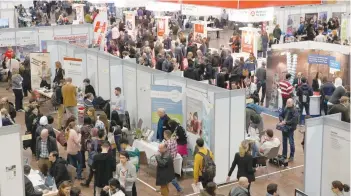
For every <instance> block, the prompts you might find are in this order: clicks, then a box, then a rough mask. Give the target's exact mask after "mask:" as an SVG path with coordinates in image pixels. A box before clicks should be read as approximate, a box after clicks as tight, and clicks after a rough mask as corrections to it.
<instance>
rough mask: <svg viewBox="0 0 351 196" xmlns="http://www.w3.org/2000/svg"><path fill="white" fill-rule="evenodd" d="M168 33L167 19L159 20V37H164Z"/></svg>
mask: <svg viewBox="0 0 351 196" xmlns="http://www.w3.org/2000/svg"><path fill="white" fill-rule="evenodd" d="M165 33H166V19H165V18H159V19H158V20H157V36H159V37H163V35H164V34H165Z"/></svg>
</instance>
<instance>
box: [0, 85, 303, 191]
mask: <svg viewBox="0 0 351 196" xmlns="http://www.w3.org/2000/svg"><path fill="white" fill-rule="evenodd" d="M5 87H6V84H5V83H3V82H1V83H0V97H8V98H9V101H11V102H14V95H13V93H12V91H7V90H6V89H5ZM24 105H28V98H25V99H24ZM50 105H51V103H50V101H48V102H46V103H44V104H42V105H41V112H42V113H43V114H48V113H49V112H50V110H51V107H50ZM49 108H50V109H49ZM52 116H53V117H54V118H55V119H56V114H53V115H52ZM263 120H264V127H265V129H267V128H271V129H273V130H274V129H275V125H276V123H277V122H278V119H276V118H274V117H271V116H268V115H263ZM16 123H18V124H20V125H22V134H24V133H25V129H26V128H25V125H24V124H25V123H24V113H17V117H16ZM274 133H275V135H276V136H277V137H278V138H280V140H281V139H282V138H281V133H280V132H279V131H277V130H275V131H274ZM302 139H303V135H302V134H301V133H299V132H298V131H295V144H296V153H295V161H294V162H292V163H291V164H289V166H288V167H287V168H277V167H276V166H272V165H268V173H269V174H270V175H269V176H266V170H265V169H264V168H261V169H259V171H257V172H256V178H257V179H256V181H255V182H254V183H253V184H252V186H251V193H252V194H251V195H252V196H259V195H264V194H265V190H266V186H267V185H268V184H269V183H277V184H278V187H279V193H280V195H283V196H284V195H292V194H293V193H294V190H295V188H298V189H303V181H304V177H303V170H304V167H303V164H304V154H303V149H302V146H301V144H300V143H301V141H302ZM58 146H59V152H60V156H61V157H63V158H66V152H65V151H64V149H63V148H62V147H61V146H60V145H59V144H58ZM23 156H25V157H29V158H30V159H31V161H30V162H31V166H32V167H33V168H35V169H37V165H36V161H35V160H34V158H32V157H31V151H30V149H27V150H23ZM215 156H216V155H215ZM148 171H150V170H149V169H148V168H147V166H146V165H143V166H142V168H141V170H140V171H139V173H138V181H137V183H136V186H137V191H138V193H139V195H149V196H152V195H159V194H158V193H157V192H155V189H156V186H155V175H154V172H148ZM279 171H281V172H279ZM84 173H85V175H86V172H84ZM150 173H151V174H150ZM191 176H192V174H187V175H185V177H182V178H181V179H180V185H181V186H182V187H183V189H184V195H191V194H192V193H193V191H192V188H191V183H192V182H193V180H192V178H191ZM74 184H75V185H76V186H79V184H80V181H78V180H76V181H75V183H74ZM234 184H235V183H234ZM233 186H234V185H233V184H232V183H231V184H226V185H220V186H219V188H218V190H217V193H218V194H223V195H228V193H229V191H230V189H231V188H232V187H233ZM169 187H170V190H171V195H173V194H175V193H176V191H175V188H174V187H173V186H172V185H171V184H170V185H169ZM82 193H83V195H86V196H90V195H93V188H92V183H91V185H90V187H89V188H82ZM192 195H196V194H192Z"/></svg>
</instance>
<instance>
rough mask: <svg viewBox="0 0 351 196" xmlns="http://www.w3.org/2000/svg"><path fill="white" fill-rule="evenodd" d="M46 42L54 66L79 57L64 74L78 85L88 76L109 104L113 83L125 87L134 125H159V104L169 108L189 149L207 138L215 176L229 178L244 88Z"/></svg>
mask: <svg viewBox="0 0 351 196" xmlns="http://www.w3.org/2000/svg"><path fill="white" fill-rule="evenodd" d="M47 45H48V52H50V62H51V63H50V65H51V66H52V67H51V69H53V66H54V64H53V63H54V62H56V61H65V58H66V59H67V58H69V59H71V58H72V59H81V63H80V64H79V66H78V64H76V66H74V68H72V66H70V64H69V63H63V64H64V66H63V68H64V69H65V70H66V77H72V78H73V83H74V84H75V85H78V86H79V85H80V84H81V83H82V81H83V79H84V78H90V80H91V84H92V85H93V86H94V88H95V91H96V92H97V94H98V95H99V96H101V97H103V98H104V99H107V100H111V105H113V104H114V101H115V96H114V88H115V87H121V88H122V94H123V96H124V98H125V100H126V102H125V105H126V110H127V111H128V112H129V115H130V119H131V125H132V127H133V128H135V127H136V124H137V122H138V121H141V122H142V126H141V128H142V129H151V130H153V131H155V130H156V127H157V121H158V117H157V115H156V113H157V109H158V108H165V109H166V113H167V114H168V115H169V116H170V117H171V118H173V119H175V120H177V121H178V122H180V123H181V124H182V125H183V127H184V128H185V129H186V130H187V133H188V144H189V145H188V147H189V148H190V150H191V151H193V149H194V147H195V142H196V139H197V138H199V137H202V138H203V139H204V140H205V144H206V145H207V146H208V147H209V148H210V149H211V150H212V151H213V153H214V154H215V156H216V164H217V168H218V169H217V177H216V179H215V182H217V183H225V180H226V179H225V176H226V173H227V172H228V170H229V165H230V163H231V161H232V160H233V158H234V155H235V153H236V152H237V151H238V148H237V147H238V146H239V144H240V142H241V141H242V140H244V132H245V115H244V114H245V101H246V97H245V89H241V90H235V91H228V90H226V89H222V88H218V87H216V86H213V85H209V84H205V83H201V82H198V81H194V80H191V79H187V78H184V77H181V76H179V75H175V74H173V73H165V72H162V71H159V70H155V69H151V68H148V67H144V66H140V65H138V64H136V63H135V61H134V59H126V60H122V59H120V58H118V57H115V56H112V55H110V54H106V53H104V52H100V51H95V50H92V49H84V48H79V47H77V46H74V45H70V44H68V43H64V42H59V41H48V43H47ZM234 103H235V104H234ZM240 103H242V104H240ZM219 116H221V118H219ZM194 120H196V122H197V123H199V124H200V125H201V127H200V128H199V129H196V128H194V127H192V126H191V124H192V123H191V121H194ZM155 135H156V134H155ZM154 139H155V138H153V139H152V140H154ZM150 145H152V144H151V143H150ZM228 146H230V148H228ZM149 147H150V148H152V146H149ZM140 150H141V151H142V149H140ZM229 155H230V156H229ZM148 158H149V157H148Z"/></svg>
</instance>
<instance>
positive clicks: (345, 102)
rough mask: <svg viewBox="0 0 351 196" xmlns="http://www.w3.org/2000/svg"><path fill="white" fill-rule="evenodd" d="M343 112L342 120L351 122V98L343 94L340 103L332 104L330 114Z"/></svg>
mask: <svg viewBox="0 0 351 196" xmlns="http://www.w3.org/2000/svg"><path fill="white" fill-rule="evenodd" d="M337 113H341V121H344V122H348V123H350V99H349V98H348V97H346V96H342V97H341V99H340V103H339V104H335V105H332V106H331V108H330V110H329V113H328V114H337Z"/></svg>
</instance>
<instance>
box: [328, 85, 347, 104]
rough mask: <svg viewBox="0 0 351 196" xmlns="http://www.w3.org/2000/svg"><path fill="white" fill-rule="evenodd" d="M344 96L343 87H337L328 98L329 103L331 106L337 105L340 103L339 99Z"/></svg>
mask: <svg viewBox="0 0 351 196" xmlns="http://www.w3.org/2000/svg"><path fill="white" fill-rule="evenodd" d="M345 95H346V91H345V89H344V87H342V86H338V87H337V88H336V89H335V91H334V92H333V94H332V95H331V96H330V98H329V102H330V103H332V104H338V103H340V100H339V99H340V98H341V97H342V96H345Z"/></svg>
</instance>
